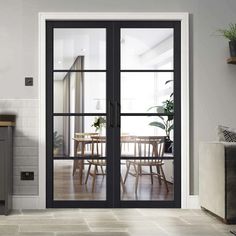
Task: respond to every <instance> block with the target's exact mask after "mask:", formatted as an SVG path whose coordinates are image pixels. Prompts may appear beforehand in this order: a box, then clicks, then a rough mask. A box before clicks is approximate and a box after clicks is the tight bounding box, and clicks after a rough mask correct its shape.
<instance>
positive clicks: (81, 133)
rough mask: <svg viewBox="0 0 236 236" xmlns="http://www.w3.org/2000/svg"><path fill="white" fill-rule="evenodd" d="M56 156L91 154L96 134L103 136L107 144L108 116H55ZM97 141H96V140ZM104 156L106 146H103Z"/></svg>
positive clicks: (54, 151)
mask: <svg viewBox="0 0 236 236" xmlns="http://www.w3.org/2000/svg"><path fill="white" fill-rule="evenodd" d="M53 136H54V140H53V141H54V148H53V154H54V157H69V156H82V157H86V154H87V151H88V153H89V154H91V153H90V152H91V149H92V140H96V139H95V138H96V137H95V136H99V137H101V138H103V142H101V143H104V145H105V139H106V138H105V137H106V117H99V116H70V117H69V116H54V129H53ZM94 142H95V141H94ZM102 148H103V149H102V151H101V150H100V147H99V151H101V153H100V154H102V156H103V157H105V156H106V148H105V147H102ZM90 156H91V155H90Z"/></svg>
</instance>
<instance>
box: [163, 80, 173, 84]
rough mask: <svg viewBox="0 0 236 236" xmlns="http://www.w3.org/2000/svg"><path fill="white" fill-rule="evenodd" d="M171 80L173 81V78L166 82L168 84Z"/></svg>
mask: <svg viewBox="0 0 236 236" xmlns="http://www.w3.org/2000/svg"><path fill="white" fill-rule="evenodd" d="M170 82H173V79H170V80H167V81H166V82H165V84H168V83H170Z"/></svg>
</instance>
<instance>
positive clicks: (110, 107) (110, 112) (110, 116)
mask: <svg viewBox="0 0 236 236" xmlns="http://www.w3.org/2000/svg"><path fill="white" fill-rule="evenodd" d="M113 114H114V106H113V103H112V102H111V101H109V102H108V125H109V127H110V128H113V127H114V123H113V120H114V118H113Z"/></svg>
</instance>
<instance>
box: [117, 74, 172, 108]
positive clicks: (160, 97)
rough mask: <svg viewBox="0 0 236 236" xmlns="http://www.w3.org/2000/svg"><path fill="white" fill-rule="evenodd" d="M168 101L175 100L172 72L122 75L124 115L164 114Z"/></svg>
mask: <svg viewBox="0 0 236 236" xmlns="http://www.w3.org/2000/svg"><path fill="white" fill-rule="evenodd" d="M131 88H132V89H131ZM167 100H173V73H172V72H169V73H164V72H122V73H121V112H122V113H147V112H148V113H157V112H158V113H163V112H164V109H163V107H162V106H163V104H164V103H165V102H166V101H167Z"/></svg>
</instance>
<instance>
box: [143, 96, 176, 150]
mask: <svg viewBox="0 0 236 236" xmlns="http://www.w3.org/2000/svg"><path fill="white" fill-rule="evenodd" d="M171 97H172V96H170V99H167V100H166V101H164V102H163V103H162V106H153V107H150V108H149V109H148V110H152V109H155V110H156V112H157V113H165V114H166V115H167V116H158V118H159V121H158V120H157V121H153V122H150V123H149V125H150V126H154V127H158V128H160V129H162V130H164V131H165V134H166V140H165V152H172V143H173V141H172V140H171V139H170V132H171V131H172V130H173V129H174V123H173V120H174V116H173V113H174V101H173V99H172V98H171Z"/></svg>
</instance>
